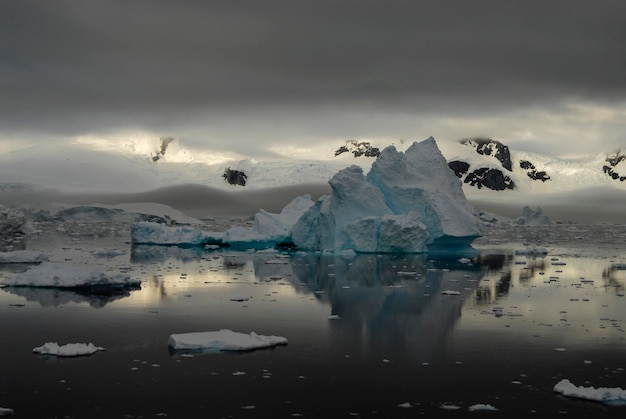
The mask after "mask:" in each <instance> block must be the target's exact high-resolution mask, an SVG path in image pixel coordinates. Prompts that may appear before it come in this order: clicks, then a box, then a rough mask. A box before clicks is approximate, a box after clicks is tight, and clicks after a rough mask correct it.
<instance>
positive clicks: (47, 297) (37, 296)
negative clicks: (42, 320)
mask: <svg viewBox="0 0 626 419" xmlns="http://www.w3.org/2000/svg"><path fill="white" fill-rule="evenodd" d="M133 289H134V288H115V289H111V290H107V291H100V292H97V293H94V292H93V291H90V290H89V289H80V288H73V289H65V288H34V287H3V288H1V290H2V291H4V292H7V293H10V294H15V295H17V296H19V297H23V298H25V299H26V301H32V302H36V303H39V304H40V305H41V306H42V307H58V306H61V305H64V304H70V303H75V304H81V303H87V304H89V305H90V306H91V307H94V308H102V307H104V306H105V305H107V304H109V303H111V302H113V301H116V300H120V299H122V298H126V297H129V296H130V292H131V291H132V290H133ZM136 289H139V288H136Z"/></svg>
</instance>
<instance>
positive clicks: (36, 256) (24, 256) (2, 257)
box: [0, 250, 48, 263]
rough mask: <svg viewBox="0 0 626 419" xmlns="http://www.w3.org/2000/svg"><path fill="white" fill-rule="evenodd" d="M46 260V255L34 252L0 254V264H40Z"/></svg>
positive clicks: (17, 251) (23, 251) (19, 251)
mask: <svg viewBox="0 0 626 419" xmlns="http://www.w3.org/2000/svg"><path fill="white" fill-rule="evenodd" d="M47 260H48V257H47V256H46V255H44V254H43V253H41V252H36V251H34V250H16V251H13V252H0V263H40V262H45V261H47Z"/></svg>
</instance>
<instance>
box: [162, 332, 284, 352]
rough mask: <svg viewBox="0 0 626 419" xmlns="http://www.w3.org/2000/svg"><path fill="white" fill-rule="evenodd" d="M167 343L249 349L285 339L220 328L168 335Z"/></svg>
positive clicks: (183, 347)
mask: <svg viewBox="0 0 626 419" xmlns="http://www.w3.org/2000/svg"><path fill="white" fill-rule="evenodd" d="M168 343H169V346H170V347H171V348H172V349H177V350H209V351H212V350H214V351H250V350H253V349H261V348H269V347H272V346H277V345H286V344H287V339H286V338H284V337H282V336H264V335H258V334H256V333H255V332H251V333H250V334H245V333H240V332H233V331H232V330H229V329H222V330H219V331H211V332H195V333H181V334H174V335H170V338H169V341H168Z"/></svg>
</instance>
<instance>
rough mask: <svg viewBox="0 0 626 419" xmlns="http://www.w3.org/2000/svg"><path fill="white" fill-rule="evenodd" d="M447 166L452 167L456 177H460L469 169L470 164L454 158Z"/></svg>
mask: <svg viewBox="0 0 626 419" xmlns="http://www.w3.org/2000/svg"><path fill="white" fill-rule="evenodd" d="M448 167H449V168H450V169H452V171H453V172H454V174H455V175H456V177H458V178H462V177H463V175H464V174H466V173H467V171H468V170H469V167H470V165H469V163H467V162H464V161H461V160H454V161H451V162H449V163H448Z"/></svg>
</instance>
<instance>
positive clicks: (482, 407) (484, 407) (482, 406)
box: [467, 403, 498, 412]
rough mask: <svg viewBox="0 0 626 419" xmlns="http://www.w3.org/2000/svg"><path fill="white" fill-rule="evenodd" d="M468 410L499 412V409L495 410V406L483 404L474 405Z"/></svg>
mask: <svg viewBox="0 0 626 419" xmlns="http://www.w3.org/2000/svg"><path fill="white" fill-rule="evenodd" d="M467 410H469V411H470V412H476V411H479V410H487V411H494V412H495V411H497V410H498V409H497V408H495V407H494V406H492V405H490V404H483V403H478V404H473V405H471V406H469V407H468V408H467Z"/></svg>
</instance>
